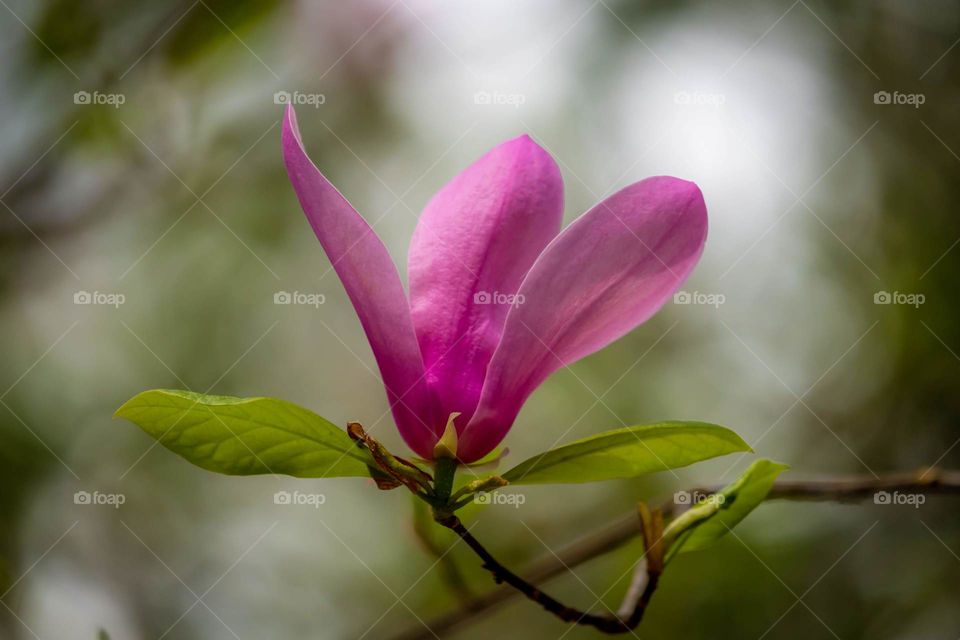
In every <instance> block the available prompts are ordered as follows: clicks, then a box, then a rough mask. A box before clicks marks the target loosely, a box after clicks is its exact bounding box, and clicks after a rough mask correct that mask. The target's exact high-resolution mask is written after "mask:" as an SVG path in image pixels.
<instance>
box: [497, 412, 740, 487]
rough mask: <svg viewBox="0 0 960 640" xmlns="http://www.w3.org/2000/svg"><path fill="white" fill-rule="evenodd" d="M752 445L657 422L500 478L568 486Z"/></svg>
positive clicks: (578, 444) (721, 432)
mask: <svg viewBox="0 0 960 640" xmlns="http://www.w3.org/2000/svg"><path fill="white" fill-rule="evenodd" d="M750 450H751V449H750V446H749V445H747V443H746V442H744V441H743V439H742V438H740V436H738V435H737V434H736V433H734V432H733V431H731V430H730V429H727V428H726V427H721V426H718V425H715V424H708V423H705V422H660V423H657V424H649V425H640V426H634V427H625V428H623V429H616V430H614V431H606V432H604V433H600V434H597V435H595V436H590V437H589V438H583V439H582V440H577V441H575V442H571V443H570V444H565V445H563V446H561V447H557V448H556V449H551V450H549V451H546V452H544V453H542V454H540V455H538V456H534V457H533V458H530V459H529V460H526V461H525V462H521V463H520V464H518V465H517V466H516V467H514V468H513V469H510V471H507V472H506V473H504V474H502V476H503V477H504V478H505V479H507V480H509V481H510V484H551V483H552V484H569V483H577V482H597V481H599V480H612V479H615V478H634V477H636V476H639V475H643V474H645V473H653V472H655V471H664V470H666V469H674V468H676V467H684V466H686V465H688V464H693V463H694V462H700V461H701V460H706V459H708V458H714V457H716V456H722V455H726V454H728V453H734V452H737V451H750Z"/></svg>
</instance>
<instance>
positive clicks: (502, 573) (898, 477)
mask: <svg viewBox="0 0 960 640" xmlns="http://www.w3.org/2000/svg"><path fill="white" fill-rule="evenodd" d="M720 488H721V487H720V486H719V485H717V486H708V487H698V488H694V489H691V490H690V492H691V493H694V492H698V493H700V494H708V493H715V492H716V491H718V490H720ZM882 491H887V492H894V491H898V492H916V493H920V492H922V493H924V494H960V471H955V470H941V469H937V468H922V469H918V470H917V471H913V472H898V473H891V474H886V475H882V476H879V477H875V476H872V475H859V476H848V477H826V478H815V479H810V480H778V481H777V482H775V483H774V485H773V488H772V489H771V490H770V493H769V494H768V495H767V498H766V500H805V501H824V502H857V501H861V500H865V499H868V498H873V497H874V496H875V495H877V494H878V493H879V492H882ZM686 507H687V505H677V504H675V503H674V502H673V501H672V500H671V501H669V502H666V503H664V504H663V505H662V506H661V507H660V509H659V511H660V513H662V514H663V515H664V516H667V517H669V516H675V515H677V514H678V513H679V511H680V510H681V509H682V508H686ZM454 520H455V522H454ZM640 520H641V522H640V523H638V522H637V516H636V515H634V514H631V515H629V516H624V517H623V518H620V519H618V520H616V521H614V522H612V523H610V524H608V525H606V526H605V527H603V528H602V529H599V530H597V531H594V532H593V533H591V534H589V535H587V536H585V537H583V538H581V539H580V540H578V541H576V542H574V543H572V544H570V545H569V546H567V547H565V548H563V549H561V550H560V551H558V552H557V553H556V554H551V555H549V556H547V557H545V558H542V559H541V560H539V561H537V562H535V563H533V564H532V565H531V566H530V567H529V568H528V569H527V570H526V571H525V572H524V575H525V576H526V578H525V579H524V578H520V577H519V576H517V575H516V574H514V573H513V572H511V571H509V570H508V569H506V568H505V567H503V566H502V565H500V564H499V563H498V562H497V561H496V560H495V559H494V558H493V557H492V556H491V555H490V553H489V552H488V551H487V550H486V549H485V548H484V547H483V546H482V545H481V544H480V542H478V541H477V540H476V538H474V537H473V536H472V534H470V532H469V531H467V529H466V528H465V527H464V526H463V524H462V523H461V522H460V520H459V519H458V518H453V519H451V520H450V521H448V522H440V524H442V525H444V526H446V527H447V528H449V529H452V530H453V531H454V532H455V533H457V535H459V536H460V538H461V539H463V541H464V542H466V543H467V545H468V546H469V547H470V548H471V549H472V550H473V551H474V553H476V554H477V555H478V556H479V557H480V559H481V560H483V564H484V567H485V568H487V569H489V570H490V571H491V573H493V575H494V579H495V580H496V581H497V582H498V583H500V582H505V583H506V584H507V585H509V586H503V587H500V588H498V589H495V590H493V591H491V592H489V593H487V594H484V595H481V596H478V597H476V598H473V599H471V600H469V601H466V602H465V603H464V604H463V605H462V606H461V607H460V608H458V609H456V610H453V611H450V612H449V613H446V614H442V615H440V616H438V617H436V618H433V619H432V620H427V621H426V623H425V624H426V627H429V630H428V629H427V628H425V627H424V626H421V627H420V628H418V629H412V630H410V631H408V632H406V633H402V634H400V635H398V636H396V638H395V640H420V639H427V638H432V637H434V634H437V635H440V634H443V633H444V632H446V631H449V630H451V629H453V628H455V627H458V626H462V625H465V624H468V623H470V622H472V621H474V620H475V619H477V618H479V617H480V615H481V614H483V613H484V612H486V611H488V610H490V609H492V608H494V607H496V606H497V605H499V604H501V603H503V602H505V601H506V600H509V599H511V598H513V597H515V596H517V595H520V594H523V595H525V596H527V597H528V598H530V599H531V600H534V601H535V602H537V603H538V604H540V605H541V606H543V607H544V608H545V609H547V610H548V611H550V612H551V613H554V614H555V615H558V617H560V618H561V619H563V620H566V621H568V622H576V623H579V624H588V625H591V626H594V627H596V628H597V629H600V630H601V631H606V632H608V633H618V632H623V631H626V630H628V629H623V628H622V626H623V625H624V624H625V623H627V622H631V621H632V617H631V616H630V613H634V612H636V611H639V614H638V615H639V617H638V618H637V620H636V623H635V624H633V627H636V626H637V624H639V622H640V620H641V619H642V616H643V612H644V611H645V609H646V605H647V604H648V603H649V599H650V596H652V594H653V592H654V590H655V589H656V579H655V578H653V579H649V580H647V581H646V582H644V576H643V575H642V574H652V573H653V572H654V571H653V570H650V569H647V568H646V565H647V563H644V562H642V561H641V562H640V563H639V564H638V566H637V572H636V573H635V574H634V579H633V581H632V582H631V585H630V588H629V589H628V591H627V597H626V598H625V599H624V605H623V606H622V607H621V608H620V609H619V610H618V614H617V615H616V616H598V615H596V614H589V613H583V612H579V611H577V610H575V609H572V608H570V607H567V606H566V605H563V604H561V603H560V602H558V601H556V600H554V599H553V598H551V597H550V596H547V595H546V594H544V593H543V592H542V591H540V590H539V588H538V587H537V586H535V585H539V584H541V583H543V582H546V581H547V580H549V579H551V578H553V577H556V576H558V575H560V574H562V573H565V572H567V571H569V570H570V569H572V568H573V567H576V566H578V565H580V564H583V563H584V562H587V561H588V560H591V559H593V558H596V557H598V556H601V555H603V554H605V553H609V552H610V551H613V550H614V549H617V548H619V547H621V546H623V545H624V544H626V543H627V542H630V541H631V540H634V539H635V538H636V536H637V534H638V533H642V534H645V533H646V531H645V530H646V529H647V527H646V526H644V525H643V523H644V521H645V518H644V517H643V507H641V518H640ZM638 524H639V525H640V526H638ZM646 539H650V538H649V537H648V538H646ZM657 577H659V576H657ZM641 587H642V589H641ZM638 592H639V593H638ZM631 600H633V601H634V602H633V605H634V606H632V607H629V612H630V613H627V612H626V611H625V608H627V607H628V606H629V604H630V603H631ZM594 621H600V623H599V624H600V626H598V625H597V624H594ZM633 627H630V628H631V629H632V628H633Z"/></svg>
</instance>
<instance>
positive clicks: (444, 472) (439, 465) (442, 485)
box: [433, 457, 457, 505]
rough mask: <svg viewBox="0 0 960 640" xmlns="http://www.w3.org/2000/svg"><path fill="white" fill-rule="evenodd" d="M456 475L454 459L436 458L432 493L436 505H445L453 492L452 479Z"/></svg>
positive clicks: (455, 460) (455, 461)
mask: <svg viewBox="0 0 960 640" xmlns="http://www.w3.org/2000/svg"><path fill="white" fill-rule="evenodd" d="M456 473H457V459H456V458H446V457H444V458H437V460H436V467H435V469H434V473H433V491H434V496H435V498H436V500H437V505H446V504H447V503H448V502H449V501H450V494H451V493H452V492H453V477H454V476H455V475H456Z"/></svg>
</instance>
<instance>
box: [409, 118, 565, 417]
mask: <svg viewBox="0 0 960 640" xmlns="http://www.w3.org/2000/svg"><path fill="white" fill-rule="evenodd" d="M562 218H563V181H562V179H561V177H560V170H559V168H558V167H557V164H556V163H555V162H554V161H553V158H551V157H550V154H548V153H547V152H546V151H545V150H544V149H542V148H541V147H540V146H539V145H537V144H536V143H535V142H534V141H533V140H531V139H530V137H529V136H520V137H518V138H514V139H513V140H509V141H507V142H504V143H503V144H500V145H499V146H497V147H495V148H493V149H492V150H491V151H489V152H487V153H486V154H485V155H484V156H483V157H481V158H480V159H479V160H477V161H476V162H474V163H473V164H472V165H471V166H470V167H468V168H467V169H465V170H464V171H462V172H461V173H460V174H459V175H457V176H456V177H455V178H454V179H453V180H451V181H450V182H449V183H448V184H447V185H446V186H444V187H443V188H442V189H441V190H440V191H439V192H438V193H437V194H436V195H435V196H434V197H433V198H432V199H431V200H430V202H429V203H428V204H427V206H426V208H425V209H424V211H423V214H422V215H421V217H420V221H419V223H418V224H417V228H416V231H415V232H414V234H413V239H412V241H411V244H410V257H409V277H410V305H411V313H412V317H413V325H414V327H415V329H416V332H417V338H418V340H419V343H420V349H421V352H422V354H423V360H424V365H425V366H426V369H427V379H428V380H429V383H430V386H431V388H432V389H433V390H434V394H435V396H436V397H437V400H438V402H439V404H440V406H441V407H442V408H443V412H444V413H445V414H449V413H453V412H459V413H460V414H462V416H463V417H462V418H460V419H459V420H457V426H458V427H460V428H462V427H463V426H465V425H466V424H467V422H468V421H469V419H470V416H471V415H472V414H473V411H474V409H475V408H476V405H477V401H478V400H479V398H480V391H481V389H482V387H483V378H484V374H485V372H486V368H487V364H488V363H489V362H490V358H491V356H492V355H493V352H494V350H495V349H496V346H497V344H498V343H499V341H500V335H501V333H502V330H503V324H504V321H505V320H506V317H507V312H508V311H509V309H510V302H511V299H512V296H513V295H514V294H515V293H516V292H517V289H518V288H519V287H520V283H521V281H522V280H523V278H524V276H525V275H526V273H527V271H529V269H530V267H531V265H532V264H533V263H534V261H535V260H536V259H537V256H539V255H540V252H541V251H542V250H543V248H544V247H546V246H547V243H549V242H550V240H552V239H553V238H554V237H555V236H556V235H557V232H558V231H559V230H560V225H561V222H562Z"/></svg>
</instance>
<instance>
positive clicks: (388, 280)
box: [282, 106, 444, 457]
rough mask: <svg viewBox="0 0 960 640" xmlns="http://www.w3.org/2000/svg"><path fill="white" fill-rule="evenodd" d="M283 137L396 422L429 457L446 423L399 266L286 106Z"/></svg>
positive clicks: (293, 177)
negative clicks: (317, 158)
mask: <svg viewBox="0 0 960 640" xmlns="http://www.w3.org/2000/svg"><path fill="white" fill-rule="evenodd" d="M282 139H283V158H284V161H285V163H286V165H287V173H288V174H289V175H290V181H291V182H292V183H293V188H294V190H295V191H296V192H297V197H298V198H299V199H300V206H301V207H303V211H304V212H305V213H306V214H307V219H308V220H309V221H310V225H311V226H312V227H313V231H314V233H316V235H317V238H318V239H319V240H320V244H321V245H323V249H324V251H326V253H327V256H328V257H329V258H330V262H331V263H332V264H333V267H334V269H336V272H337V275H338V276H340V281H341V282H342V283H343V286H344V289H346V291H347V295H349V296H350V300H351V301H352V302H353V307H354V309H356V311H357V315H358V316H359V317H360V323H361V324H362V325H363V329H364V331H365V332H366V334H367V338H368V339H369V341H370V346H371V347H372V348H373V354H374V356H375V357H376V359H377V365H379V367H380V374H381V376H382V377H383V383H384V386H385V387H386V389H387V398H388V400H389V402H390V406H391V409H392V411H393V416H394V419H395V420H396V422H397V427H398V428H399V429H400V433H401V435H402V436H403V438H404V440H406V442H407V444H408V445H409V446H410V448H412V449H413V450H414V451H416V452H417V453H418V454H419V455H421V456H425V457H428V456H430V455H431V454H432V452H433V445H434V443H435V442H436V441H437V438H438V437H439V435H438V434H437V433H436V432H435V429H437V428H439V429H442V428H443V426H444V422H443V421H440V422H436V421H434V420H433V419H431V418H430V415H431V413H430V410H431V402H430V396H429V389H428V388H427V385H426V379H425V377H424V369H423V360H422V358H421V357H420V348H419V346H418V345H417V338H416V334H415V333H414V330H413V323H412V322H411V320H410V305H409V303H408V302H407V297H406V295H405V294H404V291H403V285H402V284H401V282H400V276H399V275H398V273H397V267H396V265H395V264H394V263H393V260H392V259H391V258H390V254H389V253H387V249H386V247H384V245H383V243H382V242H381V241H380V238H378V237H377V234H376V233H375V232H374V231H373V229H371V228H370V225H368V224H367V222H366V221H365V220H364V219H363V218H362V217H361V216H360V214H359V213H357V211H356V209H354V208H353V206H352V205H351V204H350V203H349V202H347V199H346V198H344V197H343V196H342V195H341V194H340V192H339V191H337V190H336V188H335V187H334V186H333V185H332V184H330V182H329V181H327V179H326V178H325V177H324V176H323V174H321V173H320V171H319V170H318V169H317V168H316V166H314V164H313V162H311V161H310V158H309V157H308V156H307V153H306V151H305V150H304V148H303V143H302V141H301V139H300V132H299V130H298V129H297V119H296V114H295V113H294V110H293V108H292V107H289V106H288V107H287V113H286V118H284V124H283V134H282Z"/></svg>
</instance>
